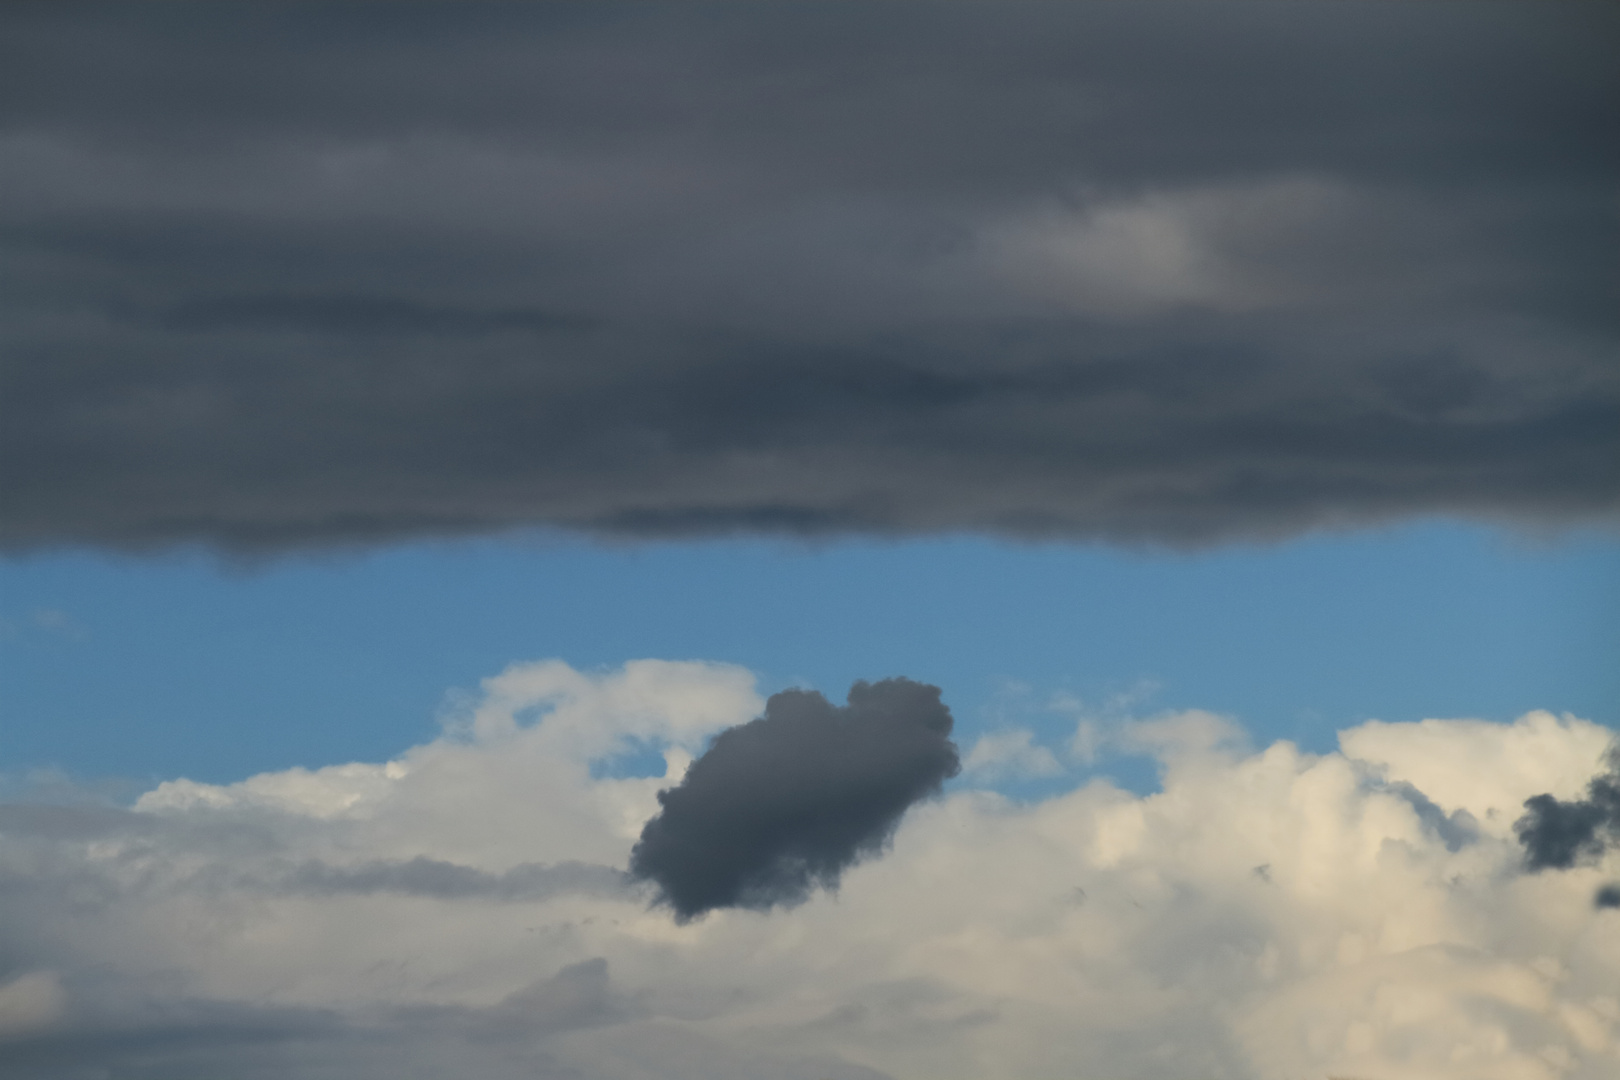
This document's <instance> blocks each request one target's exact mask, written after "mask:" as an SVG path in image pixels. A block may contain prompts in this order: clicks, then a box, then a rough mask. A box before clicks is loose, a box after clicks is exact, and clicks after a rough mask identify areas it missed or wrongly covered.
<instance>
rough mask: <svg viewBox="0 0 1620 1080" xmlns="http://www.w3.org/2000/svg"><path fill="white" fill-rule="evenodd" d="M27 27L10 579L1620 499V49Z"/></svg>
mask: <svg viewBox="0 0 1620 1080" xmlns="http://www.w3.org/2000/svg"><path fill="white" fill-rule="evenodd" d="M0 20H3V23H4V33H3V34H0V43H3V44H0V50H3V52H0V186H3V187H4V190H5V191H6V197H5V199H4V200H3V201H0V274H3V275H4V284H3V287H0V356H3V358H4V364H3V369H0V379H3V385H0V440H3V441H0V507H3V510H0V545H3V546H4V547H6V548H8V549H11V550H21V549H28V548H32V547H38V546H49V545H58V544H96V545H108V546H113V547H122V548H140V547H144V546H151V545H163V544H170V543H181V542H193V541H200V542H205V543H211V544H216V545H222V546H225V547H227V548H233V549H237V550H244V551H252V550H275V549H280V548H285V547H289V546H309V545H323V544H333V543H352V542H373V541H388V540H396V539H403V538H409V537H413V536H423V535H458V534H467V533H476V532H487V531H499V530H508V529H515V528H523V527H532V526H541V527H563V528H569V529H578V530H585V531H588V532H592V533H597V534H617V535H627V536H663V535H672V534H709V533H719V532H727V531H736V530H753V531H764V532H778V533H793V534H804V533H828V532H837V531H847V530H864V531H872V532H882V533H908V532H919V531H930V530H958V529H966V530H977V531H985V532H993V533H1001V534H1010V535H1019V536H1057V537H1101V538H1110V539H1152V540H1159V541H1168V542H1173V543H1183V542H1199V541H1208V540H1216V539H1222V538H1230V537H1237V536H1256V535H1281V534H1286V533H1289V532H1293V531H1297V530H1300V529H1306V528H1311V527H1318V526H1329V525H1342V524H1354V523H1361V522H1368V521H1375V520H1380V519H1387V518H1391V517H1396V516H1401V515H1409V514H1427V513H1450V514H1463V515H1473V516H1480V517H1488V518H1496V519H1511V520H1519V521H1529V522H1535V523H1556V522H1563V521H1575V520H1583V519H1592V518H1612V516H1613V515H1614V512H1615V510H1616V508H1617V504H1620V371H1617V364H1616V355H1617V341H1620V333H1617V331H1616V325H1615V295H1614V292H1615V282H1616V273H1615V258H1616V257H1615V254H1614V253H1615V251H1616V250H1620V245H1617V243H1616V240H1617V237H1620V224H1617V211H1616V204H1615V201H1614V192H1615V190H1616V186H1617V183H1620V150H1617V149H1616V143H1615V140H1614V139H1613V137H1612V134H1613V131H1614V130H1616V128H1617V127H1620V75H1617V74H1616V71H1615V68H1614V65H1613V63H1612V59H1613V56H1614V54H1615V52H1616V51H1617V49H1620V14H1617V12H1616V9H1614V8H1613V6H1612V5H1599V4H1569V5H1565V4H1524V5H1499V4H1492V3H1479V4H1468V5H1455V6H1453V5H1427V4H1414V5H1393V4H1357V5H1337V4H1316V5H1297V6H1295V5H1287V6H1284V5H1252V6H1251V5H1227V4H1202V3H1200V4H1191V5H1186V6H1177V5H1166V4H1154V5H1149V6H1147V7H1146V8H1139V7H1137V6H1135V5H1123V4H1121V5H1101V4H1088V5H1073V6H1067V7H1065V6H1062V5H1032V6H1028V7H1024V6H1016V5H995V6H994V7H993V8H992V7H988V6H977V7H967V6H963V7H956V6H946V5H926V6H916V5H899V4H896V5H862V6H859V7H848V8H829V7H827V6H825V5H814V6H804V7H800V6H795V5H781V4H773V5H769V6H768V7H759V6H757V5H741V4H738V5H729V6H681V7H673V6H666V5H653V6H635V7H618V6H613V5H589V6H569V7H564V8H559V9H549V8H546V9H540V10H536V9H532V8H529V7H526V6H517V5H488V6H486V5H466V4H457V5H443V6H433V5H427V6H416V7H411V8H409V9H390V10H387V11H383V10H381V9H378V8H376V7H374V6H371V5H353V6H342V5H321V6H318V7H310V6H298V7H293V8H282V7H271V6H265V7H249V6H238V5H231V6H227V7H217V8H216V7H197V6H191V5H181V6H167V5H140V6H133V5H129V6H125V5H120V6H115V7H107V8H89V7H79V6H75V7H74V8H72V9H71V10H62V9H61V8H60V6H59V5H32V6H30V5H19V4H13V5H8V6H7V7H6V8H5V10H4V11H3V12H0Z"/></svg>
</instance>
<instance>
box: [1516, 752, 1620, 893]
mask: <svg viewBox="0 0 1620 1080" xmlns="http://www.w3.org/2000/svg"><path fill="white" fill-rule="evenodd" d="M1605 761H1606V763H1607V765H1608V769H1607V771H1606V772H1603V773H1600V774H1598V775H1597V776H1594V777H1593V778H1592V780H1591V782H1590V783H1589V784H1587V786H1586V798H1584V799H1575V800H1573V801H1571V802H1565V801H1563V800H1562V799H1557V798H1554V797H1553V796H1552V795H1534V796H1532V797H1530V798H1528V799H1526V800H1525V802H1524V808H1525V814H1524V816H1523V817H1521V818H1520V819H1519V820H1518V821H1516V822H1515V823H1514V825H1513V829H1514V831H1515V832H1516V833H1518V835H1519V841H1520V842H1521V843H1522V844H1524V852H1525V865H1526V866H1527V867H1528V868H1529V869H1530V870H1532V871H1537V870H1546V869H1554V870H1567V869H1569V868H1570V867H1572V866H1574V865H1575V864H1576V863H1577V862H1579V861H1580V860H1582V859H1585V858H1596V857H1597V856H1600V855H1602V854H1603V852H1604V851H1605V850H1606V849H1607V848H1608V846H1609V845H1610V844H1612V843H1614V842H1615V841H1616V840H1617V839H1620V745H1617V746H1616V747H1614V748H1612V749H1610V751H1609V752H1608V754H1607V755H1606V757H1605Z"/></svg>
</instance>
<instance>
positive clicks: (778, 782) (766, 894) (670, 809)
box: [630, 678, 961, 919]
mask: <svg viewBox="0 0 1620 1080" xmlns="http://www.w3.org/2000/svg"><path fill="white" fill-rule="evenodd" d="M848 700H849V704H847V705H843V706H835V705H833V704H832V703H830V702H829V701H828V700H827V699H826V698H825V697H823V696H822V695H821V694H820V693H818V692H816V691H814V690H785V691H783V692H782V693H780V694H774V695H772V696H771V699H770V700H769V701H767V702H766V703H765V713H764V715H763V716H761V717H759V718H758V719H757V720H751V721H749V722H748V723H746V724H743V725H741V726H739V727H735V728H730V729H727V730H726V731H722V732H721V733H720V734H719V735H717V736H716V737H715V740H714V743H713V745H711V746H710V747H709V748H708V749H707V750H706V751H704V753H703V756H702V757H699V758H698V759H697V760H696V761H694V762H692V764H691V767H690V768H689V769H688V770H687V772H686V775H685V776H684V777H683V778H682V780H681V782H680V783H679V784H678V785H676V786H675V787H672V788H670V789H668V790H666V791H661V792H659V793H658V804H659V811H658V813H657V815H655V816H654V817H653V819H652V820H651V821H649V822H647V825H646V827H645V828H644V829H642V831H641V839H640V840H638V841H637V842H636V846H635V848H634V849H633V850H632V851H631V853H630V872H631V873H632V874H633V875H635V876H636V877H638V878H643V879H645V880H648V881H653V882H656V883H657V884H658V888H659V893H660V897H661V899H662V900H663V901H664V902H665V903H667V904H668V905H669V906H670V908H671V909H672V910H673V911H674V912H675V914H676V915H677V916H678V917H680V918H682V919H690V918H692V917H694V916H697V915H701V914H703V913H704V912H706V911H711V910H713V909H715V908H721V907H748V908H756V909H759V910H769V909H771V908H773V907H777V906H783V907H792V906H794V905H797V904H801V903H803V902H804V901H805V900H806V899H807V898H808V897H809V895H810V892H811V890H812V889H815V888H824V889H836V888H837V887H838V882H839V879H840V878H841V877H842V875H843V873H844V871H845V870H847V869H849V868H850V867H851V866H853V865H855V863H856V862H858V861H859V860H860V859H862V858H865V857H869V856H871V855H874V854H876V853H878V852H879V851H880V850H881V849H882V848H883V847H884V845H885V844H887V842H888V840H889V838H890V837H891V836H892V835H893V833H894V830H895V827H896V826H897V825H899V823H900V817H901V815H902V814H904V813H905V812H906V811H907V810H908V809H909V808H910V807H911V806H912V805H913V804H914V803H916V802H918V801H920V800H922V799H925V798H927V797H928V796H930V795H937V794H939V792H940V787H941V785H942V784H943V783H944V782H945V781H946V780H948V779H950V778H951V777H953V776H955V775H956V774H957V772H958V771H959V770H960V768H961V762H960V760H959V758H958V756H957V752H956V744H955V743H953V742H951V739H950V735H951V727H952V724H953V720H952V718H951V712H950V710H949V709H948V708H946V707H945V705H944V703H943V702H941V700H940V691H939V688H938V687H937V686H928V685H925V684H923V683H917V682H912V681H911V680H909V679H904V678H894V679H884V680H883V681H882V682H878V683H866V682H857V683H856V684H855V685H854V686H852V687H850V691H849V699H848Z"/></svg>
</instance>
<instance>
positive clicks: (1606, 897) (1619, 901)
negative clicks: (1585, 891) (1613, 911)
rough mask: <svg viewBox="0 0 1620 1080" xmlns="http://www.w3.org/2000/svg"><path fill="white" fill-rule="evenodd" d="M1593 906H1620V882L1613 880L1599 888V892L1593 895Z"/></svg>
mask: <svg viewBox="0 0 1620 1080" xmlns="http://www.w3.org/2000/svg"><path fill="white" fill-rule="evenodd" d="M1592 906H1593V907H1595V908H1598V909H1600V910H1601V909H1602V908H1620V882H1613V881H1611V882H1609V884H1607V885H1604V886H1602V887H1601V888H1599V889H1598V891H1597V894H1596V895H1595V896H1593V897H1592Z"/></svg>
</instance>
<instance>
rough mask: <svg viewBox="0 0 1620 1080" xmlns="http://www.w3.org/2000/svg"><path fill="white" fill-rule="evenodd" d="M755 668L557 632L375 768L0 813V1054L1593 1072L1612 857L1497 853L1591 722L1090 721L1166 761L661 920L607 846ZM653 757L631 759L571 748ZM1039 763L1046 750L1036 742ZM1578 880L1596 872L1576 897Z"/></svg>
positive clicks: (1583, 760)
mask: <svg viewBox="0 0 1620 1080" xmlns="http://www.w3.org/2000/svg"><path fill="white" fill-rule="evenodd" d="M763 705H764V703H763V702H762V701H761V700H760V699H759V697H758V696H757V695H756V694H755V693H754V692H753V683H752V679H751V677H750V676H749V675H748V674H747V673H746V672H743V671H740V670H738V669H736V668H730V667H726V666H723V665H713V664H672V663H662V662H656V661H640V662H637V663H633V664H629V665H626V667H625V668H623V669H621V670H618V671H612V672H605V673H601V674H598V675H585V674H581V673H579V672H575V671H573V670H572V669H569V668H568V667H566V666H565V665H562V664H559V663H555V662H550V663H543V664H532V665H519V666H516V667H514V668H512V669H510V670H508V671H507V672H505V673H504V674H502V675H500V676H499V677H497V678H494V679H491V680H488V681H487V682H486V684H485V688H484V693H483V695H482V697H481V698H479V699H478V700H477V701H475V702H472V703H471V704H470V705H469V706H468V708H467V709H466V711H465V712H464V713H463V714H461V715H459V716H458V717H456V718H454V719H453V720H452V721H451V725H450V728H449V729H448V730H447V732H446V734H445V735H444V736H443V737H442V738H440V739H438V740H436V741H434V742H432V743H430V744H427V745H424V746H420V747H417V748H415V749H413V750H411V751H410V752H408V753H406V754H404V755H402V756H401V757H399V758H398V759H396V760H394V761H391V762H387V763H384V764H378V765H365V764H350V765H342V766H334V767H329V768H324V769H316V770H292V771H289V772H282V773H271V774H264V775H260V776H255V777H252V778H250V779H248V780H245V781H243V782H241V783H238V784H232V785H226V786H214V785H204V784H197V783H193V782H188V781H183V780H177V781H171V782H168V783H165V784H163V785H161V786H159V787H158V788H156V789H154V790H152V791H150V792H148V793H147V794H146V795H145V796H143V797H142V798H141V800H140V801H139V802H138V803H137V804H136V805H135V806H134V807H133V808H132V809H130V810H117V809H108V808H95V807H84V806H80V807H72V806H16V805H14V806H9V807H5V808H4V809H3V810H0V896H3V899H4V903H5V907H6V911H7V918H6V920H5V923H4V926H3V928H0V1039H4V1040H6V1041H5V1044H4V1050H3V1052H0V1075H3V1076H8V1077H10V1076H16V1077H38V1076H41V1075H49V1076H52V1077H64V1078H73V1077H80V1076H83V1077H90V1076H107V1075H112V1076H116V1077H153V1078H156V1077H165V1078H175V1080H185V1078H191V1077H195V1078H198V1080H201V1078H203V1077H209V1076H217V1075H219V1074H220V1072H221V1071H222V1070H223V1069H225V1068H226V1067H227V1066H228V1067H229V1071H230V1074H231V1075H233V1076H240V1077H255V1076H265V1077H270V1076H287V1075H308V1076H313V1075H332V1074H342V1075H345V1076H352V1077H358V1078H367V1077H379V1078H380V1077H390V1078H392V1077H401V1076H404V1077H410V1076H422V1077H426V1076H442V1075H464V1076H479V1077H481V1078H483V1077H495V1078H498V1077H508V1076H510V1077H518V1076H524V1077H532V1076H534V1075H536V1074H537V1073H538V1074H539V1075H568V1076H577V1077H583V1078H591V1080H595V1078H602V1080H608V1078H612V1080H621V1078H638V1080H640V1078H652V1077H673V1078H683V1077H690V1078H693V1080H697V1078H699V1077H702V1078H721V1080H724V1078H728V1077H736V1078H739V1080H740V1078H742V1077H754V1076H759V1075H765V1074H769V1075H773V1076H785V1077H791V1078H800V1080H816V1078H824V1077H834V1078H840V1080H843V1078H848V1080H855V1078H860V1080H879V1078H882V1077H892V1078H897V1080H901V1078H907V1080H909V1078H916V1080H922V1078H924V1077H927V1078H947V1080H952V1078H960V1080H984V1078H987V1077H989V1078H996V1077H1002V1078H1007V1080H1011V1078H1014V1077H1030V1076H1055V1075H1099V1076H1112V1077H1124V1078H1131V1077H1137V1078H1142V1080H1148V1078H1154V1080H1195V1078H1210V1077H1225V1078H1234V1080H1237V1078H1243V1080H1250V1078H1255V1080H1283V1078H1285V1077H1299V1076H1321V1075H1328V1074H1331V1075H1343V1076H1369V1077H1378V1078H1393V1080H1420V1078H1421V1080H1600V1078H1603V1077H1608V1076H1611V1075H1613V1074H1614V1072H1615V1070H1616V1068H1617V1067H1620V999H1617V998H1616V995H1615V987H1616V986H1617V985H1620V912H1617V911H1615V910H1614V909H1613V905H1612V903H1611V902H1609V901H1606V900H1605V899H1604V897H1606V896H1610V895H1612V890H1613V886H1612V883H1613V882H1614V881H1615V879H1616V878H1617V877H1620V861H1617V860H1616V857H1615V856H1614V855H1613V854H1609V853H1602V854H1599V855H1595V856H1594V857H1593V858H1592V860H1591V861H1590V862H1589V863H1584V864H1581V865H1577V866H1574V867H1573V868H1571V869H1568V870H1556V869H1549V870H1545V871H1543V872H1541V873H1530V872H1528V871H1527V869H1526V867H1525V865H1524V848H1523V846H1522V845H1521V843H1520V841H1519V838H1518V836H1517V835H1516V834H1515V831H1514V823H1515V822H1516V821H1517V820H1518V819H1519V817H1520V816H1521V815H1522V814H1523V804H1524V802H1525V800H1526V799H1528V798H1530V797H1531V796H1535V795H1541V794H1547V795H1550V796H1551V797H1553V798H1555V799H1560V800H1566V801H1568V800H1574V799H1577V798H1579V797H1581V796H1582V794H1583V793H1584V792H1585V791H1586V790H1587V786H1588V784H1589V782H1590V781H1591V780H1592V777H1593V775H1594V774H1595V773H1597V772H1599V771H1600V770H1601V769H1602V768H1603V761H1604V754H1605V752H1606V750H1607V748H1608V746H1609V742H1610V739H1611V737H1612V733H1611V732H1609V731H1608V730H1606V729H1604V728H1601V727H1599V726H1597V725H1594V724H1590V723H1587V722H1585V721H1582V720H1577V719H1573V718H1570V717H1563V718H1559V717H1555V716H1552V715H1550V714H1547V713H1531V714H1529V715H1527V716H1525V717H1523V718H1521V719H1520V720H1519V721H1517V722H1516V723H1513V724H1496V723H1486V722H1481V721H1471V720H1425V721H1422V722H1420V723H1379V722H1370V723H1367V724H1363V725H1361V726H1359V727H1356V728H1352V729H1349V730H1347V731H1344V732H1342V733H1341V736H1340V746H1341V749H1340V750H1339V752H1336V753H1331V754H1326V755H1321V756H1313V755H1309V754H1302V753H1301V752H1299V751H1298V750H1297V749H1295V748H1294V747H1293V746H1291V745H1290V744H1288V743H1277V744H1275V745H1272V746H1269V747H1264V748H1259V749H1255V750H1250V749H1246V748H1245V747H1244V746H1243V744H1242V739H1241V734H1242V733H1241V729H1239V728H1237V727H1236V726H1235V725H1234V724H1233V723H1232V722H1231V721H1230V720H1225V719H1223V718H1220V717H1215V716H1211V715H1209V714H1204V713H1197V712H1192V713H1178V714H1169V715H1162V716H1157V717H1152V718H1149V719H1147V720H1141V721H1123V722H1122V723H1121V725H1120V730H1119V732H1118V733H1117V741H1119V742H1121V743H1126V742H1130V741H1132V740H1134V742H1135V745H1137V746H1139V747H1143V748H1151V749H1152V752H1153V753H1154V754H1155V756H1156V757H1157V758H1158V760H1159V762H1160V764H1161V767H1162V769H1163V784H1162V790H1161V791H1160V792H1159V793H1156V794H1152V795H1148V796H1145V797H1144V796H1138V795H1134V794H1132V793H1129V792H1126V791H1123V790H1120V789H1118V788H1116V787H1114V786H1112V785H1110V784H1109V783H1107V782H1106V781H1102V780H1092V781H1090V782H1087V783H1084V784H1080V786H1077V787H1075V788H1074V789H1073V790H1070V791H1068V792H1066V793H1064V794H1061V795H1059V796H1056V797H1053V798H1050V799H1045V800H1042V801H1039V802H1035V803H1030V804H1020V803H1015V802H1011V801H1009V800H1007V799H1005V798H1003V797H1002V796H999V795H996V794H994V793H992V792H989V791H985V790H979V789H975V788H973V787H971V786H961V787H957V788H955V789H953V790H952V791H950V792H948V793H947V794H946V795H945V797H943V798H942V799H940V800H938V801H932V802H924V803H922V804H920V805H918V806H917V807H915V808H913V809H912V810H911V811H910V812H909V813H908V814H907V816H906V817H905V818H904V819H903V820H902V822H901V824H900V825H899V828H898V830H897V831H896V832H895V833H894V836H893V839H892V844H891V846H890V848H889V849H888V850H887V852H886V853H884V854H883V855H881V857H878V858H874V859H870V860H868V861H865V862H861V863H859V864H857V865H854V866H852V867H851V868H849V869H848V870H846V871H845V872H844V873H843V875H842V878H841V881H840V884H839V887H838V889H837V891H836V892H835V893H817V894H813V895H811V896H809V897H808V899H806V900H805V902H803V903H802V904H799V905H798V906H796V907H792V908H790V909H783V908H777V909H775V910H772V911H770V912H768V913H760V912H753V911H746V910H716V911H711V912H710V913H708V914H707V915H706V916H704V917H703V918H701V919H697V920H693V921H690V922H687V923H684V924H683V923H681V922H678V921H677V920H676V919H674V918H673V917H672V914H671V912H669V911H668V910H667V909H665V908H663V907H661V906H659V905H657V904H656V903H654V901H655V899H656V894H655V892H654V891H653V890H651V889H648V888H646V887H645V886H637V885H634V884H633V883H630V882H628V881H627V880H626V879H625V878H624V877H623V876H622V868H623V867H625V866H627V865H628V861H629V859H630V854H631V851H632V849H633V847H634V845H635V843H636V841H637V838H638V837H639V836H640V835H641V834H642V829H643V826H644V824H645V823H646V822H647V821H648V820H649V819H650V818H652V817H653V815H654V814H656V813H658V812H659V810H660V806H659V803H658V800H657V797H656V795H657V791H658V790H659V789H660V788H666V787H669V786H671V785H673V784H676V783H678V782H679V781H680V780H681V778H682V777H683V776H684V775H687V774H686V769H687V767H688V765H689V763H690V761H691V760H692V755H694V754H695V753H697V752H699V751H701V750H702V749H703V745H704V742H705V740H706V739H708V738H710V737H711V736H713V735H715V734H716V733H718V732H720V731H723V730H725V729H727V728H730V727H734V726H735V725H738V724H743V723H746V722H747V721H749V720H750V719H751V718H753V717H756V716H758V715H759V714H760V712H761V709H762V707H763ZM645 745H661V746H665V747H667V751H666V761H667V769H666V775H665V776H664V777H661V778H659V777H650V778H611V777H606V776H602V775H600V774H601V773H602V771H603V770H601V769H596V770H594V771H593V769H592V763H593V762H597V763H600V762H601V761H602V760H603V759H605V758H609V759H610V758H611V757H612V756H614V755H615V754H618V753H622V752H625V751H626V750H627V749H630V748H633V747H636V746H645ZM1053 754H1054V759H1056V758H1057V757H1063V758H1064V759H1065V760H1068V761H1069V762H1071V763H1073V762H1074V761H1075V759H1074V758H1073V757H1072V756H1070V755H1069V754H1068V753H1067V752H1066V751H1064V750H1062V748H1055V749H1054V750H1053ZM1605 887H1607V888H1608V891H1607V892H1605V891H1603V890H1604V889H1605Z"/></svg>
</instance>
